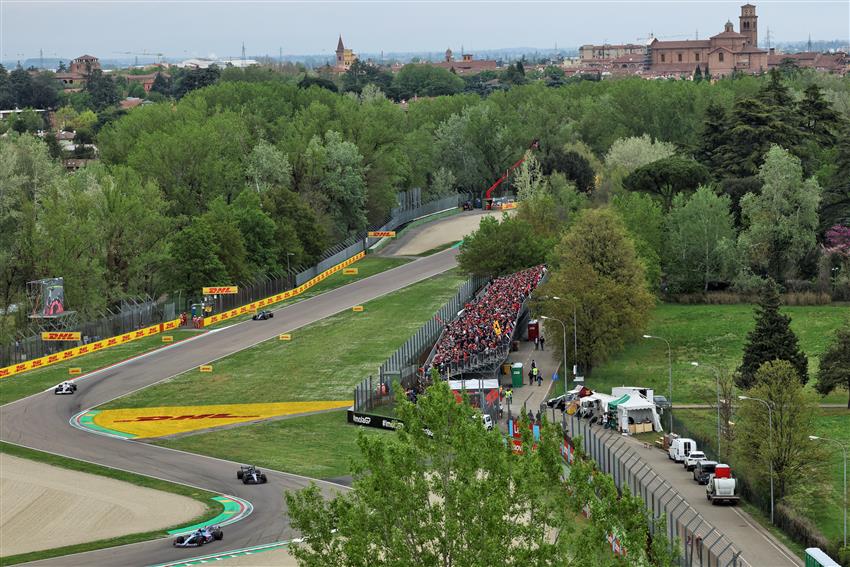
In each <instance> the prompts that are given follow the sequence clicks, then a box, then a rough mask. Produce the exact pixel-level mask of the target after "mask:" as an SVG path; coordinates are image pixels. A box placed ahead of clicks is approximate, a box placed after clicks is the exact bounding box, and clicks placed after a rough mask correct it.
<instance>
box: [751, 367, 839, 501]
mask: <svg viewBox="0 0 850 567" xmlns="http://www.w3.org/2000/svg"><path fill="white" fill-rule="evenodd" d="M796 380H797V370H796V369H795V368H794V366H792V364H791V363H790V362H788V361H787V360H773V361H768V362H765V363H764V364H762V365H761V366H760V367H759V369H758V371H757V372H756V375H755V380H754V385H753V387H752V388H750V389H748V390H747V395H748V396H750V397H753V398H760V399H762V400H765V401H766V402H767V403H768V404H770V407H771V412H772V415H771V416H768V409H767V408H766V407H765V405H764V404H763V403H760V402H756V401H744V402H743V403H741V405H740V406H739V409H738V412H737V414H738V415H737V417H736V418H735V441H736V447H735V454H736V465H737V469H738V470H739V471H746V476H747V478H748V479H749V480H750V481H751V483H752V484H754V485H755V488H756V490H757V491H758V492H760V493H761V495H762V496H763V497H767V495H768V486H769V483H770V476H769V473H768V471H773V475H774V479H775V480H774V482H775V485H776V486H775V489H776V500H777V502H783V503H785V504H786V505H789V507H791V508H792V510H793V508H794V507H795V506H806V505H807V502H808V503H810V502H811V501H812V492H813V491H815V490H819V487H820V482H819V481H822V480H823V473H822V470H823V467H820V466H818V464H819V463H820V462H822V460H823V459H824V458H825V456H826V455H825V453H824V450H823V448H822V447H821V446H820V445H819V444H818V443H812V442H811V440H809V437H808V436H809V435H811V434H812V431H815V418H816V416H817V415H818V406H817V402H816V400H815V396H814V395H813V394H812V393H811V392H808V391H806V390H804V389H803V388H800V387H797V386H790V385H791V384H794V383H795V382H796ZM771 423H772V424H773V429H772V430H771V429H770V427H769V426H770V424H771Z"/></svg>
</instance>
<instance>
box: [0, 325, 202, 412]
mask: <svg viewBox="0 0 850 567" xmlns="http://www.w3.org/2000/svg"><path fill="white" fill-rule="evenodd" d="M165 334H166V335H171V336H173V337H174V342H179V341H181V340H183V339H186V338H188V337H192V336H195V335H197V334H198V331H185V330H178V331H169V332H168V333H165ZM164 346H168V345H167V344H164V343H163V342H162V335H154V336H152V337H145V338H144V339H139V340H136V341H132V342H129V343H125V344H123V345H117V346H114V347H109V348H108V349H106V350H102V351H100V352H96V353H92V354H87V355H85V356H82V357H80V358H75V359H73V360H69V361H67V362H60V363H58V364H54V365H52V366H48V367H47V368H42V369H40V370H33V371H31V372H24V373H23V374H16V375H14V376H11V377H9V378H3V379H2V380H0V405H2V404H8V403H9V402H13V401H15V400H18V399H20V398H25V397H27V396H30V395H32V394H36V393H38V392H41V391H44V390H46V389H47V388H49V387H51V386H55V385H56V384H58V383H59V382H62V381H63V380H67V379H68V378H69V376H68V369H69V368H71V367H78V368H82V370H83V373H87V372H92V371H94V370H98V369H100V368H104V367H106V366H110V365H112V364H116V363H118V362H121V361H122V360H126V359H128V358H131V357H133V356H138V355H140V354H144V353H146V352H150V351H152V350H156V349H158V348H161V347H164Z"/></svg>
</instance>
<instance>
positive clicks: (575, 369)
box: [541, 295, 578, 391]
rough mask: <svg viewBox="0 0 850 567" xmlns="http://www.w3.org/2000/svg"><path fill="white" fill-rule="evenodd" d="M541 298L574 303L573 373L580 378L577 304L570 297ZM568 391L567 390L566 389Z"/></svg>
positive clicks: (565, 363) (565, 365)
mask: <svg viewBox="0 0 850 567" xmlns="http://www.w3.org/2000/svg"><path fill="white" fill-rule="evenodd" d="M541 299H554V300H555V301H569V302H570V303H572V305H573V356H574V357H575V359H574V360H573V362H574V363H575V364H573V374H574V375H575V377H576V378H578V319H577V317H576V304H575V302H573V301H570V300H569V299H564V298H562V297H558V296H557V295H553V296H552V297H543V298H541ZM561 324H562V325H564V322H563V321H561ZM566 329H567V326H566V325H564V374H565V375H566V373H567V350H566V345H567V342H566V334H567V330H566ZM564 391H566V390H564Z"/></svg>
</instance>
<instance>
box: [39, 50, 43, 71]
mask: <svg viewBox="0 0 850 567" xmlns="http://www.w3.org/2000/svg"><path fill="white" fill-rule="evenodd" d="M38 68H39V69H41V70H42V71H44V50H43V49H39V50H38Z"/></svg>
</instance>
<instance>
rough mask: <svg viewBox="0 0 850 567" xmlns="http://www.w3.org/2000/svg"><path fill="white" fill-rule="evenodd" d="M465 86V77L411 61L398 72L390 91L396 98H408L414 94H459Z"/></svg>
mask: <svg viewBox="0 0 850 567" xmlns="http://www.w3.org/2000/svg"><path fill="white" fill-rule="evenodd" d="M463 87H464V82H463V79H461V78H460V77H458V76H457V75H455V74H454V73H452V72H450V71H448V70H447V69H443V68H442V67H434V66H433V65H427V64H426V65H422V64H417V63H411V64H409V65H405V66H404V67H402V68H401V70H399V72H398V73H396V75H395V77H394V78H393V84H392V88H391V89H390V92H391V93H392V95H393V98H395V99H396V100H402V99H403V100H408V99H411V98H413V97H414V96H441V95H452V94H457V93H459V92H461V91H463Z"/></svg>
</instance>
